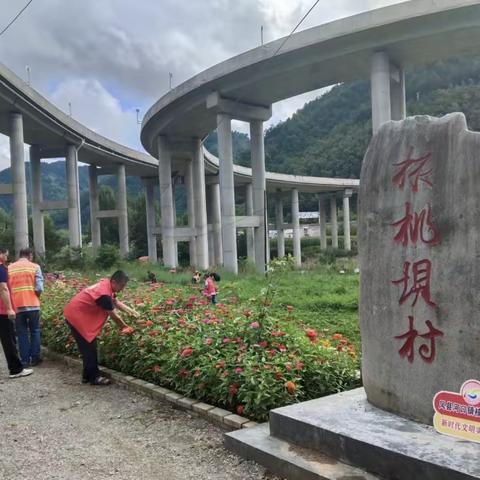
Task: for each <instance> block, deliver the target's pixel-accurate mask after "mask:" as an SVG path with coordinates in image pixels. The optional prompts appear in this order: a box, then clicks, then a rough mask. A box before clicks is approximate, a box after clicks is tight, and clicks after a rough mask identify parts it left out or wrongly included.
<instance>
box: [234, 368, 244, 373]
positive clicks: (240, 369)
mask: <svg viewBox="0 0 480 480" xmlns="http://www.w3.org/2000/svg"><path fill="white" fill-rule="evenodd" d="M242 372H243V368H242V367H237V368H236V369H235V373H242Z"/></svg>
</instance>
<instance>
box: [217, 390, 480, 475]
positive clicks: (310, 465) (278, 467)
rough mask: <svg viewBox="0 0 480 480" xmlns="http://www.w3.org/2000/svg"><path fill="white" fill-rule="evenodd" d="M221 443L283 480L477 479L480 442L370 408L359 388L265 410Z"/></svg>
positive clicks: (479, 473) (228, 435) (479, 467)
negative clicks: (259, 419) (261, 420)
mask: <svg viewBox="0 0 480 480" xmlns="http://www.w3.org/2000/svg"><path fill="white" fill-rule="evenodd" d="M268 427H269V428H268ZM225 445H226V447H227V448H229V449H230V450H232V451H234V452H236V453H238V454H239V455H241V456H244V457H247V458H249V459H253V460H255V461H257V462H258V463H260V464H263V465H265V466H266V467H267V468H269V469H270V470H271V471H272V472H273V473H276V474H278V475H280V476H283V477H286V478H288V479H289V480H296V479H301V480H310V479H312V480H313V479H315V480H333V479H336V480H361V479H365V480H366V479H368V480H371V479H374V478H387V479H391V480H416V479H418V480H466V479H480V461H479V458H480V444H476V443H471V442H465V441H461V440H457V439H455V438H450V437H447V436H444V435H440V434H438V433H437V432H436V431H435V430H434V429H433V427H431V426H428V425H423V424H420V423H416V422H413V421H411V420H407V419H404V418H401V417H399V416H397V415H394V414H391V413H388V412H385V411H383V410H380V409H378V408H375V407H374V406H372V405H371V404H369V403H368V402H367V399H366V395H365V391H364V389H363V388H358V389H355V390H352V391H350V392H344V393H339V394H336V395H330V396H328V397H323V398H320V399H317V400H311V401H309V402H304V403H299V404H295V405H291V406H288V407H282V408H278V409H276V410H272V412H270V422H269V426H268V425H266V424H264V425H260V426H258V427H254V428H251V429H244V430H239V431H236V432H232V433H228V434H226V435H225ZM366 472H371V473H366ZM375 475H378V476H379V477H376V476H375Z"/></svg>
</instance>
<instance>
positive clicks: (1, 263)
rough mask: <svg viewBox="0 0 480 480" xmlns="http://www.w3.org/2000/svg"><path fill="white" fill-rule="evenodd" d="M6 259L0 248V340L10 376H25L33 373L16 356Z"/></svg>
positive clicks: (3, 251)
mask: <svg viewBox="0 0 480 480" xmlns="http://www.w3.org/2000/svg"><path fill="white" fill-rule="evenodd" d="M7 260H8V250H7V249H6V248H0V342H1V343H2V347H3V353H4V354H5V358H6V360H7V365H8V370H9V371H10V378H19V377H26V376H28V375H31V374H32V373H33V370H31V369H29V368H23V365H22V362H21V361H20V358H18V352H17V344H16V339H15V327H14V324H13V322H14V321H15V310H14V309H13V303H12V295H11V292H10V286H9V282H8V269H7V267H6V265H5V263H6V262H7Z"/></svg>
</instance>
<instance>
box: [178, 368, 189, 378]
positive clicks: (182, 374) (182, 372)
mask: <svg viewBox="0 0 480 480" xmlns="http://www.w3.org/2000/svg"><path fill="white" fill-rule="evenodd" d="M178 375H179V376H180V377H182V378H187V377H188V376H189V375H190V372H189V371H188V370H187V369H186V368H182V369H181V370H180V371H179V372H178Z"/></svg>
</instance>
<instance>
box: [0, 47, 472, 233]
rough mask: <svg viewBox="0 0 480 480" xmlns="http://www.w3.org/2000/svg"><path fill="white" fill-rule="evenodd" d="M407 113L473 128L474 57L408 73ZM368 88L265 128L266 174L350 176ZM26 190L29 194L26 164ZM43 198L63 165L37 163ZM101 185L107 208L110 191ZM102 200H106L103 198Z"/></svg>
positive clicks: (242, 139) (5, 203) (354, 174)
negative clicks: (459, 117) (460, 119)
mask: <svg viewBox="0 0 480 480" xmlns="http://www.w3.org/2000/svg"><path fill="white" fill-rule="evenodd" d="M406 78H407V110H408V114H409V115H414V114H430V115H435V116H440V115H444V114H445V113H449V112H453V111H463V112H464V113H465V115H466V117H467V120H468V123H469V126H470V128H471V129H472V130H480V57H470V56H469V57H461V58H457V59H451V60H449V61H442V62H436V63H434V64H432V65H429V66H428V67H426V68H418V69H414V70H408V71H407V73H406ZM370 115H371V112H370V85H369V82H368V81H358V82H354V83H351V84H344V85H338V86H335V87H334V88H332V89H331V90H330V91H329V92H328V93H326V94H325V95H323V96H322V97H320V98H317V99H316V100H313V101H311V102H309V103H308V104H306V105H305V106H304V107H303V108H302V109H300V110H298V111H297V113H295V114H294V115H293V116H292V117H291V118H289V119H288V120H286V121H285V122H282V123H280V124H278V125H276V126H275V127H273V128H270V129H269V130H267V132H266V135H265V155H266V165H267V169H269V170H272V171H277V172H286V173H296V174H304V175H316V176H331V177H346V178H358V177H359V175H360V168H361V162H362V159H363V155H364V153H365V150H366V148H367V145H368V142H369V139H370V135H371V120H370ZM205 146H206V147H207V148H208V149H209V150H210V151H211V152H212V153H214V154H217V136H216V133H215V132H214V133H212V134H211V135H210V136H209V137H208V138H207V139H206V141H205ZM249 150H250V143H249V139H248V136H247V135H245V134H243V133H239V132H234V135H233V151H234V157H235V161H236V162H237V163H239V164H241V165H249V163H250V151H249ZM79 170H80V173H79V177H80V192H81V203H82V218H83V221H84V223H85V224H87V223H88V214H89V213H88V171H87V167H84V166H82V167H80V169H79ZM26 171H27V172H26V173H27V188H28V189H30V180H29V167H28V163H27V168H26ZM8 182H10V169H6V170H3V171H2V172H0V183H8ZM101 183H102V184H103V185H104V186H105V187H113V188H115V183H116V182H115V178H114V177H102V178H101ZM42 185H43V192H44V198H46V199H52V200H56V199H63V198H66V186H65V165H64V162H54V163H50V164H43V165H42ZM105 187H104V189H103V190H104V193H103V196H104V197H105V201H106V202H107V203H109V202H110V203H111V202H113V201H114V200H113V192H112V190H111V189H109V188H105ZM127 187H128V192H129V195H130V196H131V197H136V196H138V195H139V193H143V188H142V185H141V182H140V180H139V179H137V178H134V177H128V178H127ZM109 198H110V200H108V199H109ZM185 203H186V202H185V199H184V192H183V189H182V188H179V189H178V193H177V205H178V210H179V211H183V209H184V207H185ZM0 207H1V208H3V209H5V210H6V211H10V210H11V197H9V196H0ZM53 218H54V220H55V222H56V224H57V225H58V226H60V227H65V226H66V215H65V212H58V213H57V214H56V215H53Z"/></svg>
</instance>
